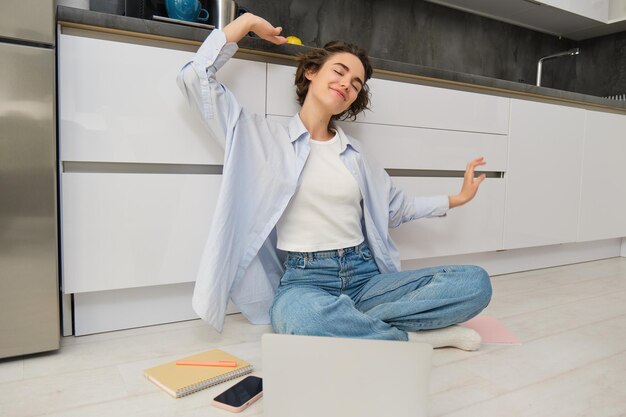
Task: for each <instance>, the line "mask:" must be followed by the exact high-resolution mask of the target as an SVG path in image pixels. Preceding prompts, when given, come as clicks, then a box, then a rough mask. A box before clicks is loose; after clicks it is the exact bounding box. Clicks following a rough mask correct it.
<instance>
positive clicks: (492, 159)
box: [268, 116, 508, 172]
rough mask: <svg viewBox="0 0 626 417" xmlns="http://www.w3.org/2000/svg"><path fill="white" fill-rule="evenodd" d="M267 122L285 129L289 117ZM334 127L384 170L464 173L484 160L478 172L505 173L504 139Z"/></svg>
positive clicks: (400, 129)
mask: <svg viewBox="0 0 626 417" xmlns="http://www.w3.org/2000/svg"><path fill="white" fill-rule="evenodd" d="M268 119H270V120H274V121H277V122H279V123H282V124H283V125H285V126H288V125H289V121H290V120H291V117H285V116H268ZM337 124H338V125H339V126H340V127H341V128H342V129H343V130H344V131H345V132H346V133H347V134H348V135H350V136H351V137H353V138H355V139H357V141H358V143H359V144H360V146H361V148H362V149H363V152H364V153H365V155H366V156H367V158H368V159H370V160H375V161H376V163H377V164H378V165H379V166H382V167H383V168H387V169H418V170H435V171H437V170H442V171H464V170H465V167H466V166H467V163H468V162H469V161H470V160H472V159H475V158H477V157H479V156H484V157H485V160H486V161H487V165H485V166H483V167H480V170H481V171H491V172H502V171H506V167H507V158H508V156H507V147H508V140H507V139H508V138H507V136H504V135H493V134H487V133H472V132H455V131H450V130H436V129H422V128H414V127H402V126H386V125H376V124H369V123H361V122H339V123H337Z"/></svg>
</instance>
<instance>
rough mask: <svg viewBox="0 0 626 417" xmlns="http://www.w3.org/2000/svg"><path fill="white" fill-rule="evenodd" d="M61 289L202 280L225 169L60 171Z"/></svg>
mask: <svg viewBox="0 0 626 417" xmlns="http://www.w3.org/2000/svg"><path fill="white" fill-rule="evenodd" d="M61 180H62V193H61V206H62V210H61V214H62V217H61V222H62V257H63V258H62V259H63V262H62V265H63V291H64V292H65V293H79V292H87V291H102V290H112V289H121V288H132V287H140V286H154V285H162V284H174V283H182V282H190V281H194V280H195V279H196V273H197V271H198V265H199V262H200V257H201V254H202V251H203V249H204V244H205V242H206V239H207V236H208V232H209V228H210V224H211V220H212V217H213V210H214V208H215V201H216V198H217V194H218V192H219V187H220V183H221V176H219V175H193V174H190V175H183V174H179V175H175V174H116V173H62V174H61Z"/></svg>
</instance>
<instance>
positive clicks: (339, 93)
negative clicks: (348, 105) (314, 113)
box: [331, 88, 346, 101]
mask: <svg viewBox="0 0 626 417" xmlns="http://www.w3.org/2000/svg"><path fill="white" fill-rule="evenodd" d="M331 90H333V91H334V92H335V93H337V94H338V95H339V97H341V99H342V100H343V101H346V96H345V95H343V94H342V93H341V92H340V91H337V90H335V89H334V88H331Z"/></svg>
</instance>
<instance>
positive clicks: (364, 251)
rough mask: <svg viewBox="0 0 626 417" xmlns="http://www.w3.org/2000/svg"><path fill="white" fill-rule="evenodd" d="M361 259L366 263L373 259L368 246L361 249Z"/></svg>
mask: <svg viewBox="0 0 626 417" xmlns="http://www.w3.org/2000/svg"><path fill="white" fill-rule="evenodd" d="M359 257H360V258H361V259H363V260H364V261H369V260H371V259H372V252H371V251H370V248H369V247H368V246H362V247H361V248H359Z"/></svg>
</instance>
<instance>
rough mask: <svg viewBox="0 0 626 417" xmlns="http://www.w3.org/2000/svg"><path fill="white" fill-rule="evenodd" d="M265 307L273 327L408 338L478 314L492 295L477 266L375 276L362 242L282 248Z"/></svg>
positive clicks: (316, 333)
mask: <svg viewBox="0 0 626 417" xmlns="http://www.w3.org/2000/svg"><path fill="white" fill-rule="evenodd" d="M285 267H286V271H285V274H284V275H283V277H282V279H281V281H280V285H279V287H278V289H277V291H276V296H275V297H274V302H273V305H272V308H271V310H270V316H271V320H272V326H273V328H274V331H275V332H277V333H287V334H300V335H311V336H337V337H352V338H365V339H387V340H407V338H408V336H407V333H406V332H407V331H418V330H426V329H438V328H441V327H446V326H450V325H453V324H457V323H462V322H464V321H467V320H469V319H471V318H472V317H474V316H476V315H477V314H478V313H480V312H481V311H482V310H483V309H484V308H485V307H486V306H487V304H489V300H490V299H491V283H490V281H489V275H488V274H487V272H486V271H485V270H484V269H482V268H480V267H478V266H459V265H454V266H440V267H435V268H424V269H418V270H414V271H401V272H395V273H389V274H381V273H380V272H379V271H378V267H377V266H376V262H374V259H372V254H371V252H370V249H369V247H368V246H367V245H366V244H365V243H362V244H361V245H359V246H356V247H353V248H346V249H339V250H331V251H321V252H302V253H300V252H289V255H288V257H287V260H286V262H285Z"/></svg>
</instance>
